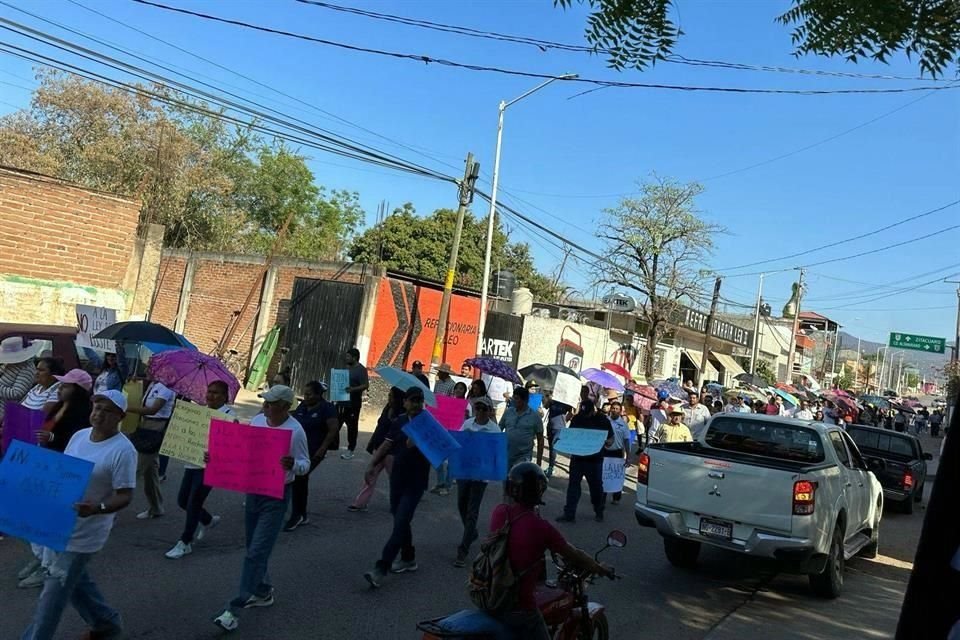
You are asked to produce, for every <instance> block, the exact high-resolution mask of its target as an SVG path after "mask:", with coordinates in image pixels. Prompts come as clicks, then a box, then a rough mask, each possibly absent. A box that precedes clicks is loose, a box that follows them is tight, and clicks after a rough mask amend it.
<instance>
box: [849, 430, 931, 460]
mask: <svg viewBox="0 0 960 640" xmlns="http://www.w3.org/2000/svg"><path fill="white" fill-rule="evenodd" d="M848 433H849V435H850V437H851V438H853V441H854V442H856V443H857V446H858V447H860V448H862V449H872V450H874V451H880V452H883V453H889V454H891V455H894V456H899V457H902V458H906V459H912V458H914V457H915V455H916V451H915V449H914V444H913V438H912V437H911V436H907V435H902V434H898V433H895V432H887V431H885V432H881V431H875V430H872V429H857V428H855V427H854V428H850V429H848Z"/></svg>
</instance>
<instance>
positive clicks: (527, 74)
mask: <svg viewBox="0 0 960 640" xmlns="http://www.w3.org/2000/svg"><path fill="white" fill-rule="evenodd" d="M132 1H133V2H136V3H138V4H142V5H146V6H150V7H155V8H158V9H163V10H165V11H172V12H175V13H180V14H184V15H189V16H193V17H195V18H200V19H203V20H211V21H214V22H220V23H223V24H230V25H233V26H238V27H243V28H245V29H253V30H255V31H261V32H264V33H270V34H273V35H280V36H284V37H289V38H296V39H298V40H304V41H307V42H313V43H316V44H321V45H325V46H329V47H336V48H339V49H344V50H347V51H353V52H359V53H366V54H371V55H379V56H386V57H391V58H395V59H399V60H408V61H415V62H420V63H424V64H437V65H440V66H446V67H452V68H457V69H466V70H468V71H478V72H487V73H499V74H503V75H510V76H519V77H524V78H537V79H541V80H549V79H553V78H556V75H554V74H546V73H537V72H533V71H520V70H517V69H508V68H504V67H495V66H489V65H478V64H468V63H463V62H456V61H454V60H447V59H445V58H434V57H431V56H428V55H424V54H414V53H404V52H398V51H388V50H385V49H374V48H371V47H361V46H358V45H352V44H347V43H344V42H336V41H334V40H327V39H325V38H317V37H314V36H309V35H305V34H300V33H294V32H291V31H286V30H283V29H274V28H272V27H265V26H262V25H257V24H252V23H249V22H243V21H241V20H234V19H232V18H223V17H220V16H214V15H211V14H207V13H201V12H199V11H191V10H189V9H183V8H180V7H171V6H169V5H165V4H161V3H159V2H152V1H151V0H132ZM564 82H575V83H579V84H588V85H596V86H602V87H616V88H636V89H663V90H670V91H704V92H712V93H744V94H746V93H750V94H778V95H806V96H810V95H834V94H836V95H840V94H871V93H910V92H915V91H942V90H950V89H954V88H957V87H956V86H953V85H945V86H941V87H938V86H924V87H898V88H891V89H754V88H747V87H714V86H689V85H672V84H659V83H647V82H625V81H619V80H599V79H593V78H580V77H576V78H565V79H564Z"/></svg>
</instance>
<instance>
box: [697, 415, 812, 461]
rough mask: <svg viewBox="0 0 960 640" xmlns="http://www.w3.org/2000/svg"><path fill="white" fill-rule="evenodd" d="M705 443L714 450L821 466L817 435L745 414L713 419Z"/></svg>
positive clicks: (803, 429) (810, 431)
mask: <svg viewBox="0 0 960 640" xmlns="http://www.w3.org/2000/svg"><path fill="white" fill-rule="evenodd" d="M706 443H707V444H708V445H709V446H711V447H713V448H715V449H723V450H726V451H736V452H739V453H749V454H752V455H757V456H766V457H768V458H777V459H780V460H791V461H793V462H806V463H817V462H823V460H824V451H823V444H822V442H821V440H820V436H819V434H817V432H816V431H814V430H813V429H810V428H809V427H803V426H800V424H797V425H793V424H785V423H777V422H768V421H766V420H763V421H761V420H753V419H751V418H750V417H749V415H747V414H722V415H718V416H714V418H713V419H712V420H711V421H710V427H709V428H708V429H707V434H706Z"/></svg>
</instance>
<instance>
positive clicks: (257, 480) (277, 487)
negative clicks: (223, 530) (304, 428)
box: [203, 420, 293, 498]
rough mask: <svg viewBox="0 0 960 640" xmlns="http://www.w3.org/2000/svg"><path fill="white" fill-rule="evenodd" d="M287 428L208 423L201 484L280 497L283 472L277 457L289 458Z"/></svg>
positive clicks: (217, 422)
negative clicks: (207, 437) (206, 461)
mask: <svg viewBox="0 0 960 640" xmlns="http://www.w3.org/2000/svg"><path fill="white" fill-rule="evenodd" d="M292 437H293V432H292V431H290V430H289V429H271V428H269V427H251V426H250V425H248V424H237V423H234V422H226V421H224V420H211V421H210V440H209V442H208V445H207V446H208V448H209V451H210V462H209V463H208V464H207V469H206V471H204V474H203V482H204V484H206V485H208V486H210V487H219V488H221V489H229V490H230V491H239V492H241V493H254V494H257V495H261V496H268V497H271V498H282V497H283V489H284V484H285V483H286V471H285V470H284V469H283V467H282V466H280V458H283V457H284V456H288V455H290V438H292Z"/></svg>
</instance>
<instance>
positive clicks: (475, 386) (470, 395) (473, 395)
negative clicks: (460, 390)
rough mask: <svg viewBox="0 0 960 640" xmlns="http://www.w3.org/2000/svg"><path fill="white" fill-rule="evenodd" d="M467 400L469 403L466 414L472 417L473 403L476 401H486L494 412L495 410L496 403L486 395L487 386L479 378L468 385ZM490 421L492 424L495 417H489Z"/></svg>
mask: <svg viewBox="0 0 960 640" xmlns="http://www.w3.org/2000/svg"><path fill="white" fill-rule="evenodd" d="M467 400H468V401H469V402H468V403H467V412H468V413H470V415H473V403H474V402H476V401H477V400H486V401H487V402H488V403H490V405H491V406H492V407H493V408H494V411H496V408H497V405H496V403H495V402H494V401H493V399H492V398H491V397H490V395H489V394H488V393H487V384H486V383H485V382H484V381H483V380H480V379H479V378H478V379H476V380H474V381H473V382H471V383H470V388H469V389H467ZM490 419H491V420H493V421H494V422H496V421H497V419H496V416H495V415H491V416H490Z"/></svg>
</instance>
